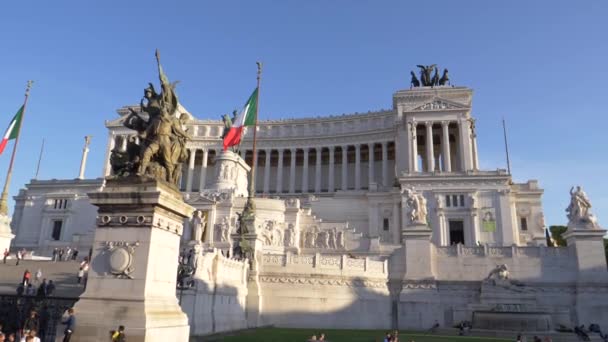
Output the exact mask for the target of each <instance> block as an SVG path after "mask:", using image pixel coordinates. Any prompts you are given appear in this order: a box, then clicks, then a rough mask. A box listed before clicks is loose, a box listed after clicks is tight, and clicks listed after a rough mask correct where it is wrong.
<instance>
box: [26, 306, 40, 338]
mask: <svg viewBox="0 0 608 342" xmlns="http://www.w3.org/2000/svg"><path fill="white" fill-rule="evenodd" d="M38 328H40V318H39V317H38V313H37V312H36V311H35V310H32V311H31V312H30V317H28V318H26V320H25V322H23V327H22V328H21V329H22V330H23V334H24V335H28V334H29V333H30V332H31V331H32V330H33V331H35V332H37V331H38Z"/></svg>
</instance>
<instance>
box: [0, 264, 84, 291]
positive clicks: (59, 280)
mask: <svg viewBox="0 0 608 342" xmlns="http://www.w3.org/2000/svg"><path fill="white" fill-rule="evenodd" d="M15 262H16V260H14V259H9V260H7V261H6V264H2V263H0V275H1V276H0V293H2V294H16V290H17V285H18V284H19V283H20V282H21V281H22V279H23V272H25V270H26V269H27V270H29V271H30V272H31V273H32V286H34V287H35V288H36V289H38V285H39V284H38V283H36V282H35V281H33V280H34V278H35V274H36V272H37V271H38V269H40V270H41V271H42V278H43V279H47V281H48V280H52V281H53V283H55V293H54V295H55V296H58V297H73V298H77V297H78V296H80V294H81V293H82V291H83V290H84V286H83V285H82V284H78V283H77V279H78V278H77V275H78V268H79V261H58V262H52V261H40V260H21V261H20V262H19V266H15Z"/></svg>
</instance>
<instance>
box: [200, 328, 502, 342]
mask: <svg viewBox="0 0 608 342" xmlns="http://www.w3.org/2000/svg"><path fill="white" fill-rule="evenodd" d="M321 332H323V333H325V338H326V340H327V341H329V342H374V341H379V342H382V341H383V338H384V334H385V331H381V330H322V331H321ZM318 333H319V331H315V330H312V329H279V328H260V329H255V330H247V331H243V332H240V333H235V334H226V335H222V336H213V337H208V338H202V339H198V340H197V341H205V342H211V341H226V342H241V341H243V342H292V341H293V342H305V341H308V339H309V338H310V337H311V336H312V335H313V334H317V335H318ZM399 341H400V342H409V341H415V342H451V341H454V342H485V341H488V342H490V341H492V342H502V341H505V342H506V341H512V340H510V339H502V338H489V337H460V336H439V335H428V334H423V333H420V332H408V331H402V332H400V333H399Z"/></svg>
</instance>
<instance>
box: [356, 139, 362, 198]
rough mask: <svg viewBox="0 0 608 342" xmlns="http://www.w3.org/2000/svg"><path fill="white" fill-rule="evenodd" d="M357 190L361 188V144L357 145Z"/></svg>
mask: <svg viewBox="0 0 608 342" xmlns="http://www.w3.org/2000/svg"><path fill="white" fill-rule="evenodd" d="M355 190H361V145H359V144H357V145H355Z"/></svg>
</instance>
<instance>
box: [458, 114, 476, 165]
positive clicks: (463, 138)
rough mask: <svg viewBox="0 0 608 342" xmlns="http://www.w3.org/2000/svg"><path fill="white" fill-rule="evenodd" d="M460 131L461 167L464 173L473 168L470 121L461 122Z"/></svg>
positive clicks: (459, 124)
mask: <svg viewBox="0 0 608 342" xmlns="http://www.w3.org/2000/svg"><path fill="white" fill-rule="evenodd" d="M458 129H459V132H458V133H459V134H458V135H459V136H460V151H459V152H460V164H461V165H460V167H461V168H462V171H467V170H470V169H471V168H472V167H473V165H472V162H471V133H470V132H471V131H470V129H469V121H468V120H467V119H462V120H459V121H458Z"/></svg>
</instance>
